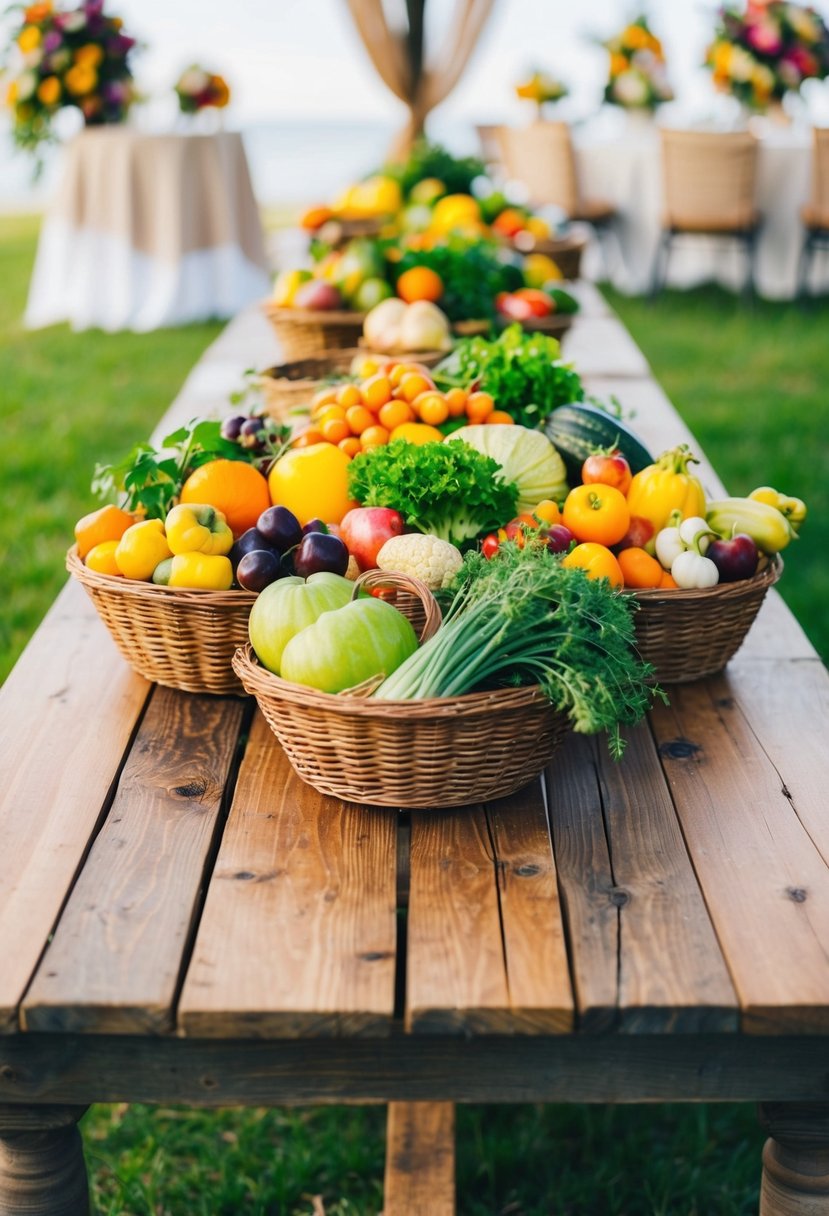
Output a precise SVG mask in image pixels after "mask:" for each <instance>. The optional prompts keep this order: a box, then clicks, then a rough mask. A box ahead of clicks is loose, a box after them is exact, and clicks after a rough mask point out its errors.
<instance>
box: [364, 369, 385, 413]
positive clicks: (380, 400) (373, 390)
mask: <svg viewBox="0 0 829 1216" xmlns="http://www.w3.org/2000/svg"><path fill="white" fill-rule="evenodd" d="M360 387H361V390H362V394H363V404H364V405H365V407H366V409H369V410H372V411H374V413H376V412H377V411H378V410H379V409H381V408H382V407H383V406H384V405H385V404H386V402H387V401H391V390H392V383H391V380H390V379H389V378H388V376H384V375H383V374H382V373H380V374H378V375H376V376H372V377H371V379H369V380H366V381H365V382H364V383H363V384H362V385H361V386H360Z"/></svg>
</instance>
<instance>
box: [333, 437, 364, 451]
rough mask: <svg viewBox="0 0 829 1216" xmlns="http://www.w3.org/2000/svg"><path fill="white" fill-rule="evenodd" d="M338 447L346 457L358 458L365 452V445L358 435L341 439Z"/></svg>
mask: <svg viewBox="0 0 829 1216" xmlns="http://www.w3.org/2000/svg"><path fill="white" fill-rule="evenodd" d="M337 447H338V448H339V449H340V451H341V452H345V454H346V456H356V455H357V453H358V452H362V450H363V445H362V444H361V443H360V440H359V439H358V438H357V436H356V435H349V436H348V438H347V439H341V440H340V442H339V443H338V444H337Z"/></svg>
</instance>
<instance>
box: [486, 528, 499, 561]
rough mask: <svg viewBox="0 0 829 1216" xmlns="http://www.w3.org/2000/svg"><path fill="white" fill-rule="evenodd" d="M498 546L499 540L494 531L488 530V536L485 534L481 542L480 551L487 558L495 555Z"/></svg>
mask: <svg viewBox="0 0 829 1216" xmlns="http://www.w3.org/2000/svg"><path fill="white" fill-rule="evenodd" d="M500 546H501V542H500V541H499V540H498V537H497V536H496V535H495V533H494V532H490V534H489V536H485V537H484V539H483V542H482V544H481V553H483V555H484V557H485V558H487V559H488V560H489V559H490V558H493V557H494V556H495V554H496V553H497V552H498V550H499V548H500Z"/></svg>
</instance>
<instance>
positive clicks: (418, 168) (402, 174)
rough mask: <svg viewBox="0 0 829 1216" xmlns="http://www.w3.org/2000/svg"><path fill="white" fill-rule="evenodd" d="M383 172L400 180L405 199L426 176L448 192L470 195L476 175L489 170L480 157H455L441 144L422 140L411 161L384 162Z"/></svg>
mask: <svg viewBox="0 0 829 1216" xmlns="http://www.w3.org/2000/svg"><path fill="white" fill-rule="evenodd" d="M382 172H383V173H384V174H385V175H386V176H387V177H393V178H394V179H395V181H397V182H399V183H400V189H401V191H402V192H403V197H404V198H408V196H409V195H410V194H411V192H412V189H413V188H414V187H415V186H416V185H417V183H418V182H420V181H423V179H424V178H426V177H436V178H437V179H438V181H441V182H443V184H444V186H445V187H446V193H447V194H469V192H470V190H471V188H472V183H473V181H474V180H475V178H476V177H481V176H483V174H485V173H486V165H485V164H484V162H483V161H482V160H479V159H478V157H477V156H453V155H452V153H451V152H448V151H447V150H446V148H444V147H442V145H441V144H434V143H430V141H429V140H428V139H419V140H417V142H416V143H415V145H414V147H413V148H412V150H411V152H410V153H409V157H408V159H407V160H405V161H403V163H402V164H389V165H384V166H383V169H382Z"/></svg>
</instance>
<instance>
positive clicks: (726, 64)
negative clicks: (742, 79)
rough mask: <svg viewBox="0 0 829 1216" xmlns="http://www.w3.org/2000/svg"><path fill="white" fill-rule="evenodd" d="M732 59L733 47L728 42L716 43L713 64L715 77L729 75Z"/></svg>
mask: <svg viewBox="0 0 829 1216" xmlns="http://www.w3.org/2000/svg"><path fill="white" fill-rule="evenodd" d="M733 57H734V47H733V46H732V45H731V43H730V42H718V43H716V45H715V46H714V55H713V64H714V73H715V75H717V76H729V75H730V74H731V60H732V58H733Z"/></svg>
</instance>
